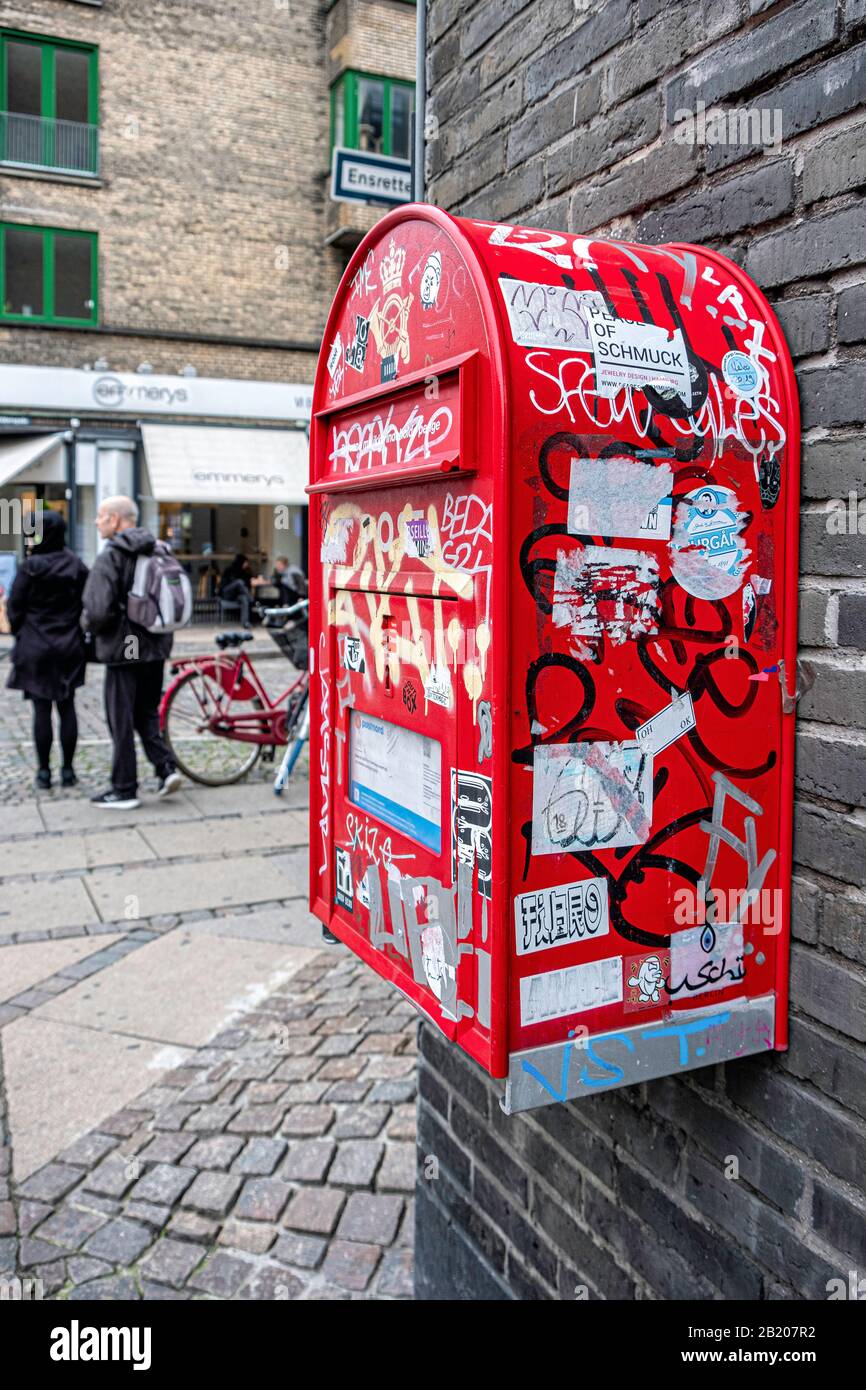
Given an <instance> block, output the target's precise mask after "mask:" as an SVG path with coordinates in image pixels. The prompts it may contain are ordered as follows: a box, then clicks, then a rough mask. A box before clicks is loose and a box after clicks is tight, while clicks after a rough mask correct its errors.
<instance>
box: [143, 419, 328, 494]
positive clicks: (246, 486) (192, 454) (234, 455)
mask: <svg viewBox="0 0 866 1390" xmlns="http://www.w3.org/2000/svg"><path fill="white" fill-rule="evenodd" d="M141 434H142V439H143V440H144V452H145V457H146V460H147V471H148V474H149V476H150V495H151V496H152V497H155V498H156V500H157V501H158V502H205V503H210V504H211V505H214V504H215V503H219V502H243V503H247V504H252V505H255V504H258V503H264V504H265V505H267V506H277V505H279V504H280V503H284V504H285V503H291V504H294V505H296V506H306V505H307V496H306V493H305V492H304V488H305V486H306V484H307V477H308V470H309V462H308V456H309V445H308V443H307V436H306V434H305V433H304V431H303V430H251V429H220V428H215V427H212V426H206V425H195V426H192V425H190V426H184V425H142V426H141Z"/></svg>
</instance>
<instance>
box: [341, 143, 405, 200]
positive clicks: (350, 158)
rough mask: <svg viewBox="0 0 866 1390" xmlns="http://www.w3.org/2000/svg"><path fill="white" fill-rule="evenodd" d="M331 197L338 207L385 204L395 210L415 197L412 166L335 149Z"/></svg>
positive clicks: (385, 156)
mask: <svg viewBox="0 0 866 1390" xmlns="http://www.w3.org/2000/svg"><path fill="white" fill-rule="evenodd" d="M331 197H332V199H333V200H334V202H335V203H385V204H387V206H388V207H392V206H394V205H396V204H397V203H408V202H409V201H410V200H411V197H412V164H411V161H410V160H408V159H391V157H390V156H389V155H384V154H367V153H366V151H363V150H347V149H343V148H342V146H339V145H338V146H337V147H336V148H335V149H334V155H333V159H332V162H331Z"/></svg>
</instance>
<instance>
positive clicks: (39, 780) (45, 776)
mask: <svg viewBox="0 0 866 1390" xmlns="http://www.w3.org/2000/svg"><path fill="white" fill-rule="evenodd" d="M36 785H37V787H39V788H40V789H41V790H42V791H47V790H48V788H49V787H50V786H51V772H50V769H49V768H47V767H40V769H39V771H38V772H37V774H36Z"/></svg>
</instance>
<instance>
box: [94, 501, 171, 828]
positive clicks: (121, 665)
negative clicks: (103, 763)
mask: <svg viewBox="0 0 866 1390" xmlns="http://www.w3.org/2000/svg"><path fill="white" fill-rule="evenodd" d="M96 529H97V531H98V532H99V535H100V538H101V539H102V540H104V541H107V542H108V544H107V545H106V546H104V547H103V549H102V550H101V551H100V552H99V554H98V555H97V557H96V560H95V561H94V564H93V568H92V569H91V571H90V574H89V576H88V579H87V583H86V585H85V587H84V596H83V602H84V622H85V625H86V626H87V627H88V628H89V629H90V631H91V632H92V633H93V637H94V646H95V651H96V660H97V661H100V662H103V663H104V664H105V714H106V718H107V720H108V727H109V730H110V731H111V740H112V743H113V744H114V758H113V761H112V765H111V787H110V788H109V789H108V791H105V792H101V793H100V794H99V795H98V796H94V797H93V798H92V799H93V801H94V802H95V803H96V804H97V805H99V806H104V807H106V808H107V809H115V810H130V809H132V808H134V807H136V806H138V804H139V801H138V769H137V766H136V760H135V734H136V733H137V734H138V735H139V737H140V739H141V741H142V743H143V744H144V751H145V753H146V754H147V756H148V758H149V759H150V761H151V762H152V763H153V766H154V768H155V769H156V774H157V777H158V778H159V792H158V795H159V796H170V795H171V793H172V792H173V791H176V790H177V788H178V787H179V786H180V774H179V773H178V770H177V766H176V764H175V761H174V758H173V757H172V755H171V751H170V749H169V747H168V745H167V744H166V742H165V740H164V739H163V737H162V735H161V733H160V731H159V701H160V697H161V695H162V680H163V672H164V668H165V662H166V660H167V658H168V657H169V656H170V654H171V644H172V640H173V639H172V635H171V633H153V632H148V631H147V628H144V627H141V626H140V625H139V624H138V623H134V622H133V621H132V619H131V618H130V617H129V615H128V613H127V611H126V600H127V595H128V594H129V590H130V588H131V586H132V581H133V576H134V574H135V562H136V560H137V559H138V557H139V556H140V555H150V554H152V553H153V548H154V546H155V544H156V541H155V539H154V537H153V536H152V535H151V533H150V532H149V531H146V530H145V529H144V527H143V526H139V524H138V507H137V506H136V505H135V503H134V502H133V500H132V498H131V497H106V498H105V500H104V501H103V502H101V503H100V506H99V511H98V512H97V514H96Z"/></svg>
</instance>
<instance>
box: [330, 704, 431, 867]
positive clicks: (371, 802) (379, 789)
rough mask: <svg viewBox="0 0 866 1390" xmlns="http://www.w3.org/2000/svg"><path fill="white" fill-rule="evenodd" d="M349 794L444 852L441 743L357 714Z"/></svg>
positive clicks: (389, 822)
mask: <svg viewBox="0 0 866 1390" xmlns="http://www.w3.org/2000/svg"><path fill="white" fill-rule="evenodd" d="M349 796H350V798H351V800H352V801H353V802H354V804H355V805H356V806H358V807H359V808H360V809H361V810H362V811H366V812H367V813H368V815H371V816H375V817H376V819H377V820H381V821H384V822H385V824H386V825H390V826H391V827H392V828H393V829H394V830H399V831H400V832H401V834H403V835H408V836H409V837H410V838H411V839H413V840H418V841H419V842H420V843H421V844H422V845H424V846H425V847H426V848H427V849H430V850H432V851H433V853H434V854H438V853H439V850H440V847H441V843H442V749H441V747H440V745H439V743H438V742H437V740H436V739H433V738H428V737H427V736H426V735H425V734H418V733H415V732H414V731H413V730H411V729H403V728H401V727H400V725H399V724H391V723H389V722H388V721H387V720H385V719H378V718H377V717H376V716H375V715H373V714H363V713H361V711H360V710H353V711H352V714H351V722H350V725H349ZM398 798H399V799H398Z"/></svg>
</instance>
